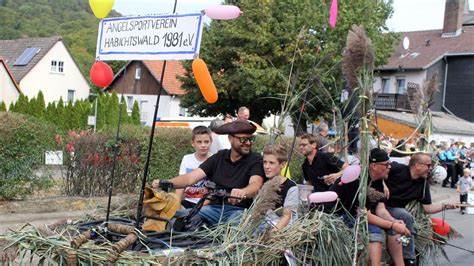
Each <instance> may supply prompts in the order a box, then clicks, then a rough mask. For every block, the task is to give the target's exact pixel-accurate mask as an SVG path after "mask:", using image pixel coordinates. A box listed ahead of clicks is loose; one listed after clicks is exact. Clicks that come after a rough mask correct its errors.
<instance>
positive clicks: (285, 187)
mask: <svg viewBox="0 0 474 266" xmlns="http://www.w3.org/2000/svg"><path fill="white" fill-rule="evenodd" d="M294 186H296V183H295V181H293V180H290V179H288V178H287V179H286V180H285V182H283V183H282V184H281V185H280V191H279V192H278V195H280V197H281V202H279V203H278V204H277V205H276V209H278V208H280V207H282V206H283V204H284V203H285V199H286V195H287V194H288V190H290V188H292V187H294Z"/></svg>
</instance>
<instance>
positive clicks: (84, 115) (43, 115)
mask: <svg viewBox="0 0 474 266" xmlns="http://www.w3.org/2000/svg"><path fill="white" fill-rule="evenodd" d="M97 109H98V114H97V129H98V130H108V129H110V128H117V123H118V112H119V110H121V112H122V114H121V116H122V117H121V119H122V122H121V123H122V124H135V125H140V109H139V108H138V104H137V105H136V106H134V108H133V110H132V116H130V115H129V114H128V112H127V106H126V103H125V101H124V100H123V99H122V103H121V105H120V107H119V102H118V96H117V94H115V93H114V94H100V95H99V101H98V108H97ZM1 110H2V108H1V106H0V111H1ZM9 111H10V112H15V113H21V114H26V115H29V116H33V117H36V118H38V119H41V120H43V121H47V122H49V123H51V124H53V125H55V126H56V127H57V128H58V129H60V130H61V131H63V132H67V131H70V130H86V129H88V128H90V126H88V125H87V119H88V116H90V115H94V102H90V101H89V100H88V99H86V100H78V101H75V102H74V103H73V102H67V103H64V101H63V99H62V98H60V99H59V101H58V102H57V103H49V104H48V106H46V107H45V104H44V97H43V94H42V93H41V91H40V92H39V93H38V96H36V97H35V98H33V99H31V100H28V97H26V96H25V95H23V94H21V95H20V97H19V98H18V100H17V101H16V103H14V104H12V105H11V106H10V109H9ZM134 112H135V113H134Z"/></svg>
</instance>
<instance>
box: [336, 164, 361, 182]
mask: <svg viewBox="0 0 474 266" xmlns="http://www.w3.org/2000/svg"><path fill="white" fill-rule="evenodd" d="M360 170H361V169H360V165H351V166H349V167H347V168H346V169H344V172H343V173H342V177H341V183H342V184H347V183H350V182H352V181H354V180H356V179H357V178H359V175H360Z"/></svg>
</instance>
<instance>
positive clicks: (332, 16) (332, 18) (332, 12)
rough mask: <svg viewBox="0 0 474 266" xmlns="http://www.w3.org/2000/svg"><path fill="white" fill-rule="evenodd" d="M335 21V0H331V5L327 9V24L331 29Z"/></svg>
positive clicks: (334, 25)
mask: <svg viewBox="0 0 474 266" xmlns="http://www.w3.org/2000/svg"><path fill="white" fill-rule="evenodd" d="M336 22H337V0H332V2H331V7H330V9H329V26H331V28H332V29H334V28H335V27H336Z"/></svg>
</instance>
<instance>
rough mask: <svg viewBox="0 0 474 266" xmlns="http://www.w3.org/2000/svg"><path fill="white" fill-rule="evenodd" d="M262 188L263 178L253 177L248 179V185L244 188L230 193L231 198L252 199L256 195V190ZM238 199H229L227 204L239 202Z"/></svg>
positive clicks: (235, 189)
mask: <svg viewBox="0 0 474 266" xmlns="http://www.w3.org/2000/svg"><path fill="white" fill-rule="evenodd" d="M262 186H263V177H261V176H259V175H253V176H251V177H250V180H249V184H248V185H247V186H246V187H244V188H234V189H232V191H231V192H230V195H231V196H232V197H236V198H240V199H245V198H253V197H255V196H256V195H257V193H258V190H259V189H260V188H261V187H262ZM239 201H240V200H239V199H233V198H231V199H229V203H231V204H235V203H237V202H239Z"/></svg>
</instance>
